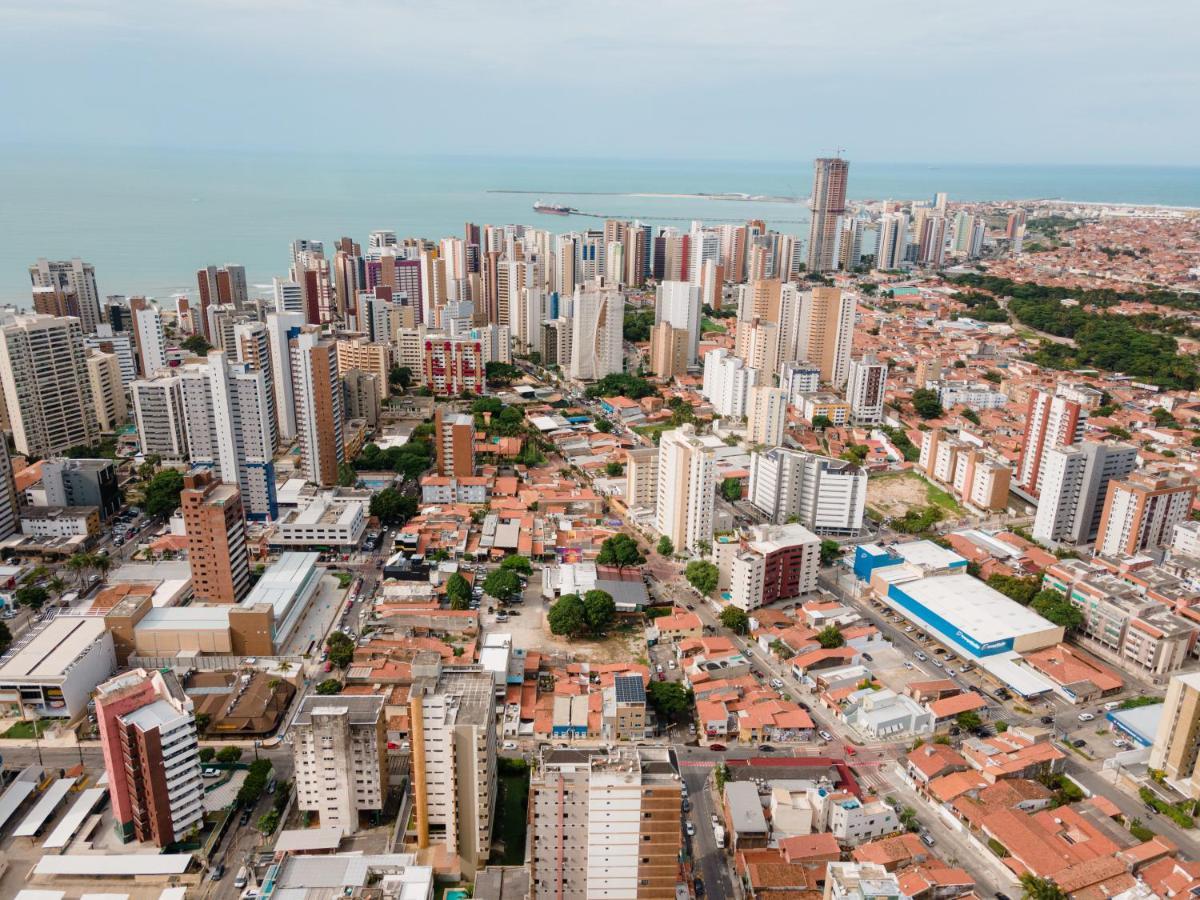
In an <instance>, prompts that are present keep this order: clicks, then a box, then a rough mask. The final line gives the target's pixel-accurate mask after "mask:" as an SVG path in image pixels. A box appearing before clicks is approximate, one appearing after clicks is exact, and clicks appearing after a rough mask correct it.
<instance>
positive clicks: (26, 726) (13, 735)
mask: <svg viewBox="0 0 1200 900" xmlns="http://www.w3.org/2000/svg"><path fill="white" fill-rule="evenodd" d="M35 727H36V728H37V737H41V736H42V735H43V734H45V733H46V732H47V731H48V730H49V729H50V723H49V722H47V721H46V720H45V719H34V720H33V721H29V720H25V721H23V722H18V723H17V724H16V725H13V726H12V727H11V728H9V729H8V731H6V732H4V734H2V735H0V737H6V738H10V739H12V740H24V741H29V740H33V738H34V733H33V729H34V728H35Z"/></svg>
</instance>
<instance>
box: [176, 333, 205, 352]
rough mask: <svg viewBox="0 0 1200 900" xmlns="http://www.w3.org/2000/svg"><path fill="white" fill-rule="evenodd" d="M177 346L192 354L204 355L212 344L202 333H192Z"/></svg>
mask: <svg viewBox="0 0 1200 900" xmlns="http://www.w3.org/2000/svg"><path fill="white" fill-rule="evenodd" d="M179 346H180V347H182V348H183V349H184V350H186V351H187V352H188V353H190V354H192V356H204V355H205V354H206V353H208V351H209V350H211V349H212V344H210V343H209V342H208V340H207V339H206V338H205V337H204V335H202V334H193V335H192V336H191V337H190V338H188V339H187V340H186V341H184V342H183V343H182V344H180V345H179Z"/></svg>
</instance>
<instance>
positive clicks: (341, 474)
mask: <svg viewBox="0 0 1200 900" xmlns="http://www.w3.org/2000/svg"><path fill="white" fill-rule="evenodd" d="M337 482H338V484H339V485H340V486H341V487H354V485H356V484H358V473H357V472H356V471H354V466H352V465H350V464H349V463H341V464H340V465H339V466H338V477H337Z"/></svg>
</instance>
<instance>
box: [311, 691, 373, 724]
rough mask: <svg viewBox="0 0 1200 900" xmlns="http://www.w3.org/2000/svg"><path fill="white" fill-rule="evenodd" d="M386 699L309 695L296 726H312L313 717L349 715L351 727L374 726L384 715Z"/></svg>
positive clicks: (341, 695) (349, 695)
mask: <svg viewBox="0 0 1200 900" xmlns="http://www.w3.org/2000/svg"><path fill="white" fill-rule="evenodd" d="M383 703H384V698H383V697H381V696H374V695H363V694H330V695H327V696H321V695H319V694H309V695H308V696H306V697H305V698H304V700H303V701H302V702H301V704H300V709H299V710H298V711H297V712H296V719H295V724H297V725H310V724H312V717H313V715H314V714H315V715H340V714H348V715H349V716H350V724H351V725H374V724H375V723H376V722H378V721H379V717H380V716H381V715H382V714H383Z"/></svg>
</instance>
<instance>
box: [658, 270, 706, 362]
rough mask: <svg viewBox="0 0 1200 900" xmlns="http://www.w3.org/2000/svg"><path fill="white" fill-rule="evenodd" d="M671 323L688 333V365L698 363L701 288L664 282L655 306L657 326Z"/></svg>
mask: <svg viewBox="0 0 1200 900" xmlns="http://www.w3.org/2000/svg"><path fill="white" fill-rule="evenodd" d="M663 322H669V323H670V325H671V327H672V328H679V329H682V330H684V331H686V332H687V365H689V366H690V365H693V364H694V363H695V362H696V352H697V348H698V347H699V346H700V288H699V286H698V285H695V284H692V283H691V282H690V281H662V282H659V285H658V296H657V299H656V301H655V305H654V323H655V325H658V324H661V323H663Z"/></svg>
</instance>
